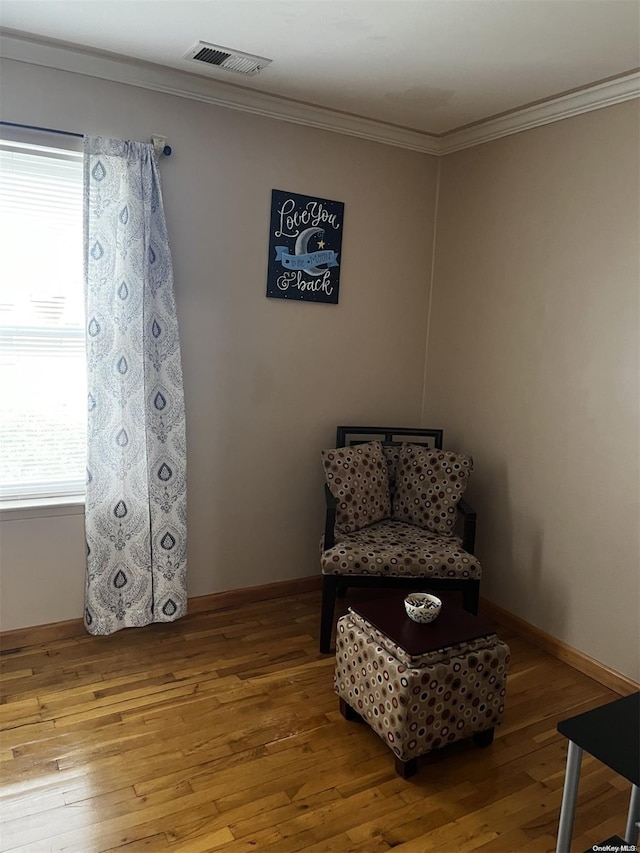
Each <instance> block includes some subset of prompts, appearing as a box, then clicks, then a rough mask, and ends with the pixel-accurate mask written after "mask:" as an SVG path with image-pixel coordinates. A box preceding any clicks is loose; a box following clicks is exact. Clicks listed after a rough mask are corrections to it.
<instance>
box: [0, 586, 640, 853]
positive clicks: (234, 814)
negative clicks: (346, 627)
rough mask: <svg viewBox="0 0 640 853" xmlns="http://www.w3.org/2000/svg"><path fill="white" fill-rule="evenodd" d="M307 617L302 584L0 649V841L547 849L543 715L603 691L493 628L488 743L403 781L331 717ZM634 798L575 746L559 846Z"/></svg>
mask: <svg viewBox="0 0 640 853" xmlns="http://www.w3.org/2000/svg"><path fill="white" fill-rule="evenodd" d="M351 600H353V599H351ZM349 601H350V599H349V598H347V599H343V600H341V601H340V605H341V607H342V608H343V609H345V608H346V605H347V604H348V603H349ZM319 613H320V595H319V593H317V592H313V593H306V594H303V595H298V596H292V597H289V598H284V599H278V600H271V601H262V602H258V603H256V604H252V605H244V606H240V607H237V608H233V609H229V610H226V611H219V612H216V613H211V614H205V613H199V614H195V615H193V616H189V617H187V618H186V619H183V620H181V621H180V622H176V623H173V624H171V625H154V626H150V627H148V628H144V629H138V630H128V631H122V632H120V633H118V634H114V635H112V636H111V637H104V638H94V637H89V636H86V635H85V636H82V637H78V638H76V639H71V640H58V641H56V642H51V643H49V644H47V645H44V646H34V647H31V648H23V649H18V650H14V651H7V652H5V653H4V655H3V656H2V672H3V686H2V705H1V706H0V718H1V724H2V740H1V743H0V762H1V764H0V767H1V782H0V795H1V798H0V821H1V825H0V830H1V831H0V849H1V850H2V851H20V853H45V851H46V853H51V851H68V853H72V851H73V853H98V851H99V853H106V851H116V850H117V851H121V853H131V851H146V853H155V851H163V850H172V851H184V852H185V853H206V851H214V850H224V851H229V853H245V851H255V850H260V851H273V853H287V851H294V850H306V851H318V852H319V851H336V852H337V853H338V852H339V851H353V853H356V851H364V852H365V853H377V851H383V850H389V849H391V848H394V849H396V850H401V851H412V853H430V851H433V853H464V851H483V853H489V851H492V853H526V851H552V850H554V849H555V832H556V829H557V821H558V813H559V808H560V800H561V795H562V784H563V777H564V767H565V758H566V741H565V739H564V738H563V737H561V736H560V735H558V734H557V732H556V723H557V722H558V720H560V719H563V718H565V717H567V716H571V715H572V714H575V713H579V712H581V711H584V710H587V709H589V708H592V707H595V706H597V705H600V704H603V703H604V702H607V701H609V700H612V699H615V698H617V696H616V694H614V693H612V692H611V691H610V690H608V689H606V688H604V687H602V686H601V685H599V684H598V683H596V682H595V681H592V680H591V679H589V678H587V677H586V676H584V675H582V674H580V673H579V672H577V671H576V670H573V669H572V668H571V667H569V666H568V665H566V664H564V663H561V662H560V661H558V660H556V659H555V658H552V657H550V656H549V655H547V654H545V653H544V652H542V651H540V650H539V649H537V648H536V647H534V646H532V645H530V644H529V643H527V642H525V641H524V640H522V639H520V638H518V637H517V636H515V635H513V634H512V633H510V632H509V631H507V630H503V631H501V632H500V634H501V636H502V637H503V638H504V639H505V640H506V641H507V643H509V645H510V647H511V652H512V663H511V671H510V676H509V682H508V692H507V704H506V713H505V721H504V724H503V726H502V727H501V728H500V729H499V730H498V732H497V734H496V739H495V741H494V743H493V745H492V746H491V747H488V748H487V749H479V748H478V747H476V746H474V745H473V744H472V743H470V742H464V743H461V744H455V745H453V746H451V747H449V748H448V749H446V750H443V751H441V752H439V753H436V754H434V755H432V756H429V757H428V758H425V759H423V760H422V762H421V764H420V766H419V770H418V773H417V775H416V776H414V777H413V778H411V779H410V780H409V781H404V780H402V779H400V778H399V777H398V776H396V774H395V772H394V762H393V756H392V754H391V752H390V751H389V750H388V749H387V747H386V746H385V745H384V743H383V742H382V740H380V738H378V736H377V735H375V734H374V733H373V732H372V731H371V730H370V729H369V728H368V727H367V726H366V725H362V724H358V723H349V722H347V721H345V720H344V719H343V718H342V717H341V716H340V713H339V710H338V699H337V697H336V696H335V694H334V693H333V685H332V679H333V666H334V662H333V659H332V657H330V656H320V655H319V654H318V653H317V647H318V641H317V635H318V628H319ZM628 800H629V785H628V783H626V782H624V780H621V779H620V778H619V777H617V776H616V775H615V774H614V773H612V772H611V771H609V770H608V769H607V768H606V767H604V766H603V765H601V764H599V763H598V762H597V761H596V760H595V759H592V758H591V757H590V756H588V755H586V754H585V757H584V762H583V768H582V776H581V783H580V793H579V803H578V811H577V816H576V824H575V830H574V841H573V846H572V849H573V850H574V851H583V850H586V849H587V848H588V847H591V845H593V844H595V843H597V842H599V841H602V840H604V839H606V838H608V837H609V836H611V835H613V834H614V833H616V832H617V833H619V834H621V833H622V832H623V831H624V826H625V819H626V811H627V807H628Z"/></svg>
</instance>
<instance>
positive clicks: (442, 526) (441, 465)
mask: <svg viewBox="0 0 640 853" xmlns="http://www.w3.org/2000/svg"><path fill="white" fill-rule="evenodd" d="M472 471H473V459H472V458H471V457H470V456H465V455H464V454H463V453H452V452H451V451H450V450H437V449H434V448H431V447H426V446H425V445H420V444H403V445H402V450H401V451H400V459H399V461H398V469H397V473H396V490H395V494H394V499H393V518H394V519H396V521H404V522H406V523H407V524H415V525H417V526H418V527H424V528H426V529H427V530H430V531H431V532H432V533H443V534H445V535H446V534H450V533H452V532H453V528H454V525H455V523H456V504H457V503H458V501H459V500H460V498H461V497H462V495H463V492H464V490H465V488H466V486H467V481H468V479H469V477H470V475H471V472H472Z"/></svg>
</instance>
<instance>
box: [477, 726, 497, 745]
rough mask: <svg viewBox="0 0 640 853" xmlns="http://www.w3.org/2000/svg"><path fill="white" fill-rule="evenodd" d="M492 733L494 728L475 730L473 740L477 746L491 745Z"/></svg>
mask: <svg viewBox="0 0 640 853" xmlns="http://www.w3.org/2000/svg"><path fill="white" fill-rule="evenodd" d="M494 734H495V729H486V730H485V731H484V732H476V733H475V734H474V736H473V740H474V742H475V743H476V744H477V745H478V746H491V744H492V743H493V735H494Z"/></svg>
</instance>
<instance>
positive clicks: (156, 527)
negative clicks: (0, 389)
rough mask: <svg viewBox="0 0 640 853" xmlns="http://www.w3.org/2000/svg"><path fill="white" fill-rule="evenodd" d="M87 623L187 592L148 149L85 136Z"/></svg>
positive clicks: (177, 419)
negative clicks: (87, 408)
mask: <svg viewBox="0 0 640 853" xmlns="http://www.w3.org/2000/svg"><path fill="white" fill-rule="evenodd" d="M84 183H85V201H84V217H85V230H84V239H85V295H86V309H87V372H88V407H89V413H88V436H87V441H88V461H87V497H86V518H85V529H86V536H87V576H86V587H85V613H84V620H85V627H86V629H87V631H88V632H89V633H91V634H110V633H112V632H113V631H117V630H119V629H120V628H129V627H136V626H141V625H148V624H149V623H150V622H171V621H173V620H174V619H177V618H179V617H180V616H183V615H184V614H185V613H186V607H187V590H186V550H187V549H186V500H187V493H186V442H185V414H184V397H183V389H182V366H181V361H180V342H179V339H178V325H177V319H176V310H175V300H174V293H173V271H172V266H171V254H170V251H169V245H168V242H167V230H166V224H165V219H164V210H163V206H162V195H161V190H160V176H159V172H158V166H157V163H156V159H155V154H154V150H153V146H152V145H145V144H141V143H138V142H122V141H117V140H112V139H103V138H92V137H87V138H85V152H84Z"/></svg>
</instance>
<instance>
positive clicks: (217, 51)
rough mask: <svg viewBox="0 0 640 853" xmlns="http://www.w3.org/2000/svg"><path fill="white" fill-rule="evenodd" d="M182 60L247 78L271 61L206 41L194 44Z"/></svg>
mask: <svg viewBox="0 0 640 853" xmlns="http://www.w3.org/2000/svg"><path fill="white" fill-rule="evenodd" d="M184 58H185V59H191V60H192V61H193V62H198V63H203V64H204V65H210V66H217V67H218V68H224V69H225V70H226V71H235V72H236V73H237V74H247V75H249V76H252V75H254V74H257V73H258V72H259V71H260V70H261V69H263V68H264V67H265V65H269V63H270V62H271V61H272V60H271V59H265V57H264V56H253V54H251V53H242V52H241V51H239V50H231V48H229V47H221V45H219V44H209V43H208V42H206V41H199V42H197V44H194V46H193V47H192V48H191V50H189V51H187V53H185V55H184Z"/></svg>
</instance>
